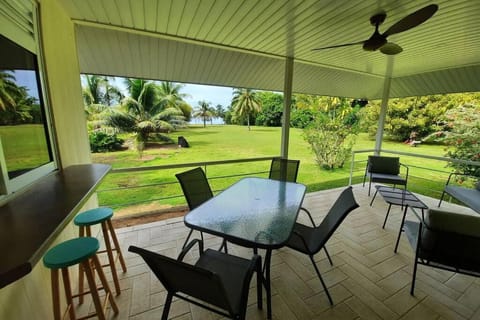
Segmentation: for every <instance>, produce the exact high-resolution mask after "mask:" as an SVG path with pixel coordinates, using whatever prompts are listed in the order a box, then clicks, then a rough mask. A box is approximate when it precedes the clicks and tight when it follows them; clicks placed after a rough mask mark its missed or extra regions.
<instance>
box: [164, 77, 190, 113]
mask: <svg viewBox="0 0 480 320" xmlns="http://www.w3.org/2000/svg"><path fill="white" fill-rule="evenodd" d="M183 87H184V85H183V84H179V83H174V82H170V81H162V82H161V83H160V85H159V87H158V88H159V95H160V99H161V103H162V104H164V106H165V107H173V108H177V109H180V110H182V112H183V115H184V117H185V119H186V121H189V120H190V118H191V115H192V107H191V106H190V105H189V104H188V103H186V102H185V99H186V98H188V97H189V96H190V95H189V94H187V93H181V92H180V90H181V89H182V88H183Z"/></svg>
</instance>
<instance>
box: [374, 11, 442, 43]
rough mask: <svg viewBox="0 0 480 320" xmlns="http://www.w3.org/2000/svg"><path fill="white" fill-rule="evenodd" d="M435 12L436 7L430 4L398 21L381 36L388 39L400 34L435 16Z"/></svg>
mask: <svg viewBox="0 0 480 320" xmlns="http://www.w3.org/2000/svg"><path fill="white" fill-rule="evenodd" d="M437 10H438V5H436V4H431V5H428V6H426V7H423V8H422V9H419V10H417V11H415V12H413V13H411V14H409V15H408V16H406V17H405V18H403V19H401V20H399V21H398V22H397V23H395V24H394V25H392V26H391V27H390V28H388V29H387V31H385V33H383V36H385V37H388V36H390V35H392V34H395V33H400V32H403V31H407V30H409V29H411V28H414V27H416V26H418V25H419V24H422V23H423V22H425V21H427V20H428V19H430V18H431V17H432V16H433V15H434V14H435V12H437Z"/></svg>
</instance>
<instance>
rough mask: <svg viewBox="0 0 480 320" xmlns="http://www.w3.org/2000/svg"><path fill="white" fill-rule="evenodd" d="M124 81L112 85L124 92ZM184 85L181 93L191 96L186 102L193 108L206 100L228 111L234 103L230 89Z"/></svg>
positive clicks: (116, 81) (114, 82)
mask: <svg viewBox="0 0 480 320" xmlns="http://www.w3.org/2000/svg"><path fill="white" fill-rule="evenodd" d="M122 80H123V79H122V78H115V80H114V81H113V82H111V84H112V85H114V86H116V87H118V88H119V89H120V90H122V91H124V90H125V86H124V84H123V81H122ZM183 85H184V87H183V88H182V90H181V91H180V92H181V93H185V94H188V95H189V97H187V98H185V101H186V102H187V103H188V104H190V105H191V106H192V107H193V108H195V107H197V106H198V102H199V101H202V100H205V101H206V102H209V103H210V104H211V106H212V107H215V106H217V105H218V104H221V105H222V106H223V109H225V110H226V109H227V106H229V105H230V103H231V101H232V92H233V89H232V88H230V87H217V86H206V85H200V84H190V83H186V84H183Z"/></svg>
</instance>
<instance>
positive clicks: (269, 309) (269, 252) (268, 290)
mask: <svg viewBox="0 0 480 320" xmlns="http://www.w3.org/2000/svg"><path fill="white" fill-rule="evenodd" d="M266 251H267V252H266V253H265V262H264V269H265V271H264V272H265V291H266V294H267V319H272V288H271V286H270V261H271V258H272V250H271V249H267V250H266Z"/></svg>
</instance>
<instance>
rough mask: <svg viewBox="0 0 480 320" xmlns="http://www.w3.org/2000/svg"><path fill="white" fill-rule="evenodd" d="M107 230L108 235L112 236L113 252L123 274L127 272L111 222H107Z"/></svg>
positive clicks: (109, 220)
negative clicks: (115, 253) (116, 256)
mask: <svg viewBox="0 0 480 320" xmlns="http://www.w3.org/2000/svg"><path fill="white" fill-rule="evenodd" d="M107 225H108V229H109V230H110V235H111V236H112V240H113V243H114V244H115V250H116V251H117V254H118V260H120V264H121V265H122V270H123V272H127V265H126V264H125V260H124V259H123V254H122V250H121V249H120V244H119V243H118V239H117V235H116V234H115V229H114V228H113V225H112V220H111V219H108V220H107Z"/></svg>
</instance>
